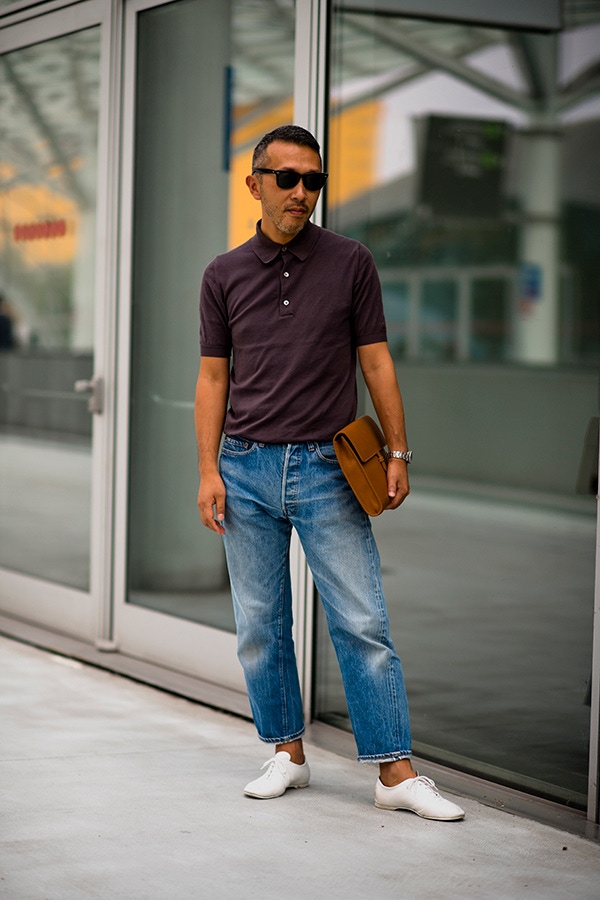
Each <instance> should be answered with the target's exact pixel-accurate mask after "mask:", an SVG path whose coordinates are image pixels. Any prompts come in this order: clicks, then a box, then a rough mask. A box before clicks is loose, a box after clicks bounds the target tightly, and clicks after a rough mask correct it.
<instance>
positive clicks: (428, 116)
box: [316, 4, 600, 807]
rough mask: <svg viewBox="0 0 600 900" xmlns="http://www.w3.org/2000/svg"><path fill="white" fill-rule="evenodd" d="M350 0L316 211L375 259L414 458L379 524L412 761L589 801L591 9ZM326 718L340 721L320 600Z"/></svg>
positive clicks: (340, 26) (597, 118)
mask: <svg viewBox="0 0 600 900" xmlns="http://www.w3.org/2000/svg"><path fill="white" fill-rule="evenodd" d="M354 8H355V10H356V11H353V12H346V13H344V12H342V11H339V10H338V11H337V12H336V13H335V14H334V27H333V39H332V50H331V67H330V81H331V116H330V121H329V133H330V138H331V140H330V145H329V157H328V168H329V171H330V173H331V174H330V179H329V185H328V205H327V225H328V227H330V228H333V229H334V230H336V231H340V232H342V233H344V234H348V235H349V236H351V237H355V238H357V239H358V240H361V241H363V242H364V243H365V244H367V246H368V247H369V248H370V249H371V251H372V252H373V254H374V256H375V259H376V262H377V265H378V268H379V271H380V274H381V278H382V284H383V296H384V304H385V311H386V316H387V319H388V328H389V339H390V346H391V348H392V352H393V355H394V357H395V359H396V361H397V368H398V374H399V379H400V383H401V387H402V390H403V394H404V400H405V406H406V410H407V423H408V435H409V442H410V445H411V447H412V449H413V450H414V451H415V457H414V465H413V466H412V467H411V483H412V493H411V496H410V497H409V498H408V500H407V501H406V503H405V505H404V506H403V507H402V509H401V510H399V511H398V512H397V513H395V514H384V515H383V516H382V517H381V518H379V519H376V520H374V530H375V533H376V536H377V539H378V543H379V546H380V550H381V555H382V568H383V576H384V585H385V588H386V597H387V600H388V605H389V608H390V618H391V622H392V631H393V634H394V640H395V641H396V643H397V645H398V649H399V651H400V655H401V656H402V658H403V660H404V663H405V668H406V678H407V686H408V691H409V699H410V702H411V708H412V719H413V729H414V742H415V743H414V746H415V751H416V752H417V753H418V754H421V755H422V756H425V757H428V758H431V759H435V760H438V761H442V762H446V763H448V764H450V765H456V766H458V767H459V768H462V769H464V770H466V771H471V772H475V773H479V774H482V775H484V776H485V777H489V778H492V779H493V780H497V781H500V782H504V783H508V784H512V785H516V786H520V787H524V788H525V789H526V790H528V791H531V792H534V793H539V794H541V795H543V796H547V797H553V798H554V799H560V800H562V801H563V802H568V803H573V804H575V805H578V806H582V807H583V806H584V805H585V800H586V789H587V740H588V735H589V706H588V705H586V704H587V703H589V695H588V690H589V679H590V660H591V624H592V606H593V588H594V544H595V503H594V497H593V495H591V494H586V493H583V494H579V495H578V494H576V485H577V483H578V469H579V466H580V461H581V460H582V458H583V456H582V454H583V450H584V444H585V435H586V431H587V427H588V422H589V420H590V418H591V417H593V416H594V415H596V414H597V397H598V381H597V371H596V370H595V367H597V364H598V362H599V361H600V329H599V327H598V326H599V324H600V321H599V320H600V305H599V304H598V284H599V283H600V277H599V276H600V263H599V262H598V255H597V251H596V252H594V251H593V249H592V247H596V248H597V246H598V244H599V242H600V241H599V239H600V182H599V180H598V178H597V173H596V168H597V167H596V162H595V160H596V159H597V157H598V153H599V151H600V93H599V92H598V87H597V82H596V81H595V79H594V71H595V70H596V67H597V65H598V63H599V62H600V49H599V48H600V39H599V38H600V13H599V12H598V11H595V12H593V13H590V12H589V11H588V12H587V13H586V16H585V21H582V22H579V21H573V20H570V19H569V11H570V10H573V9H574V6H573V5H572V4H566V9H567V25H568V30H566V31H565V32H563V33H561V34H558V35H540V34H527V33H524V32H511V31H508V30H500V29H497V28H484V27H477V26H469V25H458V24H452V23H444V22H426V21H420V20H416V19H408V18H401V17H399V16H384V15H372V14H370V13H369V12H368V11H365V12H364V13H361V12H359V11H358V9H357V5H355V7H354ZM580 25H581V27H579V26H580ZM567 363H568V364H569V365H568V366H567V365H566V364H567ZM366 411H369V410H368V409H367V410H366ZM584 482H585V479H583V481H582V483H584ZM586 483H591V482H590V480H589V479H588V481H587V482H586ZM316 715H317V717H318V718H319V719H321V720H324V721H327V722H330V723H332V724H335V725H338V726H341V727H345V728H349V722H348V717H347V711H346V707H345V702H344V695H343V690H342V686H341V682H340V679H339V675H338V673H337V668H336V666H335V660H334V658H333V654H332V650H331V646H330V643H329V640H328V638H327V635H326V623H325V622H324V619H323V616H322V612H321V610H320V608H319V609H318V612H317V684H316Z"/></svg>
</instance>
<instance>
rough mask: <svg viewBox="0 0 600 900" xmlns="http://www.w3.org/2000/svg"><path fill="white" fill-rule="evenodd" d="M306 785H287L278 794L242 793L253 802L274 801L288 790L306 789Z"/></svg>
mask: <svg viewBox="0 0 600 900" xmlns="http://www.w3.org/2000/svg"><path fill="white" fill-rule="evenodd" d="M307 787H308V784H289V785H288V786H287V787H286V788H285V790H283V791H282V792H281V793H280V794H253V793H251V792H250V791H244V794H245V795H246V797H253V798H254V799H255V800H276V799H277V797H283V795H284V794H285V791H289V790H290V788H307Z"/></svg>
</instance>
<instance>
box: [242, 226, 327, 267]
mask: <svg viewBox="0 0 600 900" xmlns="http://www.w3.org/2000/svg"><path fill="white" fill-rule="evenodd" d="M261 221H262V220H259V221H258V222H257V223H256V234H255V235H254V237H253V238H252V239H251V243H252V249H253V250H254V252H255V253H256V255H257V256H258V258H259V259H260V260H262V262H264V263H270V262H273V260H274V259H275V257H276V256H277V255H278V254H279V253H280V252H281V249H282V247H285V248H286V251H289V252H290V253H293V254H294V256H295V257H296V258H297V259H299V260H305V259H307V258H308V257H309V256H310V254H311V252H312V249H313V247H314V246H315V244H316V243H317V241H318V240H319V234H320V228H319V226H318V225H313V223H312V222H307V223H306V225H305V226H304V228H303V229H302V231H300V232H299V233H298V234H297V235H296V237H295V238H293V239H292V240H291V241H290V242H289V244H276V243H275V241H272V240H270V238H268V237H266V235H264V234H263V233H262V231H261V230H260V223H261Z"/></svg>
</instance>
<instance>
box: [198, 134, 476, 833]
mask: <svg viewBox="0 0 600 900" xmlns="http://www.w3.org/2000/svg"><path fill="white" fill-rule="evenodd" d="M326 178H327V175H326V174H324V173H323V172H322V164H321V154H320V148H319V145H318V143H317V141H316V140H315V138H314V137H313V136H312V135H311V134H310V133H309V132H307V131H305V130H304V129H303V128H300V127H298V126H293V125H286V126H282V127H281V128H277V129H275V131H272V132H270V133H269V134H267V135H265V137H264V138H263V139H262V140H261V141H260V142H259V144H258V145H257V147H256V148H255V151H254V156H253V160H252V173H251V174H250V175H248V176H247V178H246V184H247V186H248V189H249V191H250V193H251V195H252V196H253V197H254V198H255V199H256V200H257V201H259V202H260V204H261V208H262V219H261V220H260V221H259V223H258V225H257V230H256V234H255V236H254V237H252V238H251V239H250V240H249V241H247V242H246V243H245V244H243V245H242V246H241V247H237V248H236V249H234V250H231V251H230V252H229V253H225V254H223V255H222V256H218V257H217V258H216V259H214V260H213V261H212V262H211V263H210V265H209V266H208V267H207V269H206V271H205V273H204V278H203V281H202V291H201V301H200V314H201V324H200V342H201V351H202V359H201V363H200V373H199V376H198V383H197V389H196V407H195V419H196V432H197V438H198V452H199V469H200V489H199V493H198V506H199V510H200V516H201V519H202V522H203V524H204V525H206V526H207V527H208V528H210V529H212V530H213V531H215V532H216V533H217V534H221V535H223V539H224V544H225V552H226V556H227V565H228V569H229V574H230V580H231V590H232V597H233V603H234V610H235V617H236V626H237V634H238V656H239V659H240V662H241V664H242V666H243V669H244V674H245V678H246V684H247V687H248V694H249V698H250V704H251V707H252V712H253V715H254V721H255V724H256V727H257V730H258V734H259V737H260V739H261V740H262V741H264V742H266V743H271V744H274V745H275V751H276V752H275V755H274V756H273V757H272V758H271V759H270V760H269V761H268V762H267V763H265V766H263V768H264V769H266V771H265V772H264V774H263V775H262V776H260V777H259V778H257V779H256V780H254V781H252V782H250V784H248V785H247V786H246V788H245V793H246V794H247V795H248V796H250V797H258V798H261V799H267V798H272V797H277V796H280V795H281V794H283V793H284V791H285V790H286V789H287V788H288V787H296V788H300V787H306V786H307V785H308V782H309V778H310V771H309V767H308V763H307V762H306V760H305V757H304V750H303V744H302V735H303V733H304V721H303V715H302V701H301V696H300V686H299V683H298V674H297V667H296V659H295V655H294V645H293V641H292V612H291V588H290V575H289V563H288V552H289V543H290V536H291V531H292V528H295V529H296V531H297V533H298V536H299V538H300V541H301V543H302V546H303V549H304V552H305V554H306V558H307V561H308V564H309V566H310V568H311V571H312V574H313V577H314V580H315V584H316V586H317V589H318V591H319V595H320V597H321V600H322V602H323V606H324V609H325V613H326V616H327V622H328V627H329V631H330V634H331V637H332V640H333V643H334V646H335V649H336V653H337V656H338V660H339V664H340V668H341V672H342V676H343V680H344V689H345V692H346V698H347V701H348V709H349V713H350V718H351V721H352V726H353V730H354V736H355V740H356V743H357V747H358V758H359V760H360V761H361V762H374V763H377V764H378V765H379V779H378V781H377V784H376V789H375V803H376V805H377V806H379V807H382V808H384V809H410V810H412V811H414V812H416V813H417V814H418V815H421V816H424V817H426V818H432V819H445V820H454V819H461V818H463V817H464V812H463V810H462V809H460V807H458V806H456V804H454V803H451V802H450V801H448V800H445V799H444V798H442V797H441V796H440V795H439V793H438V792H437V790H436V788H435V785H434V784H433V782H432V781H430V780H429V779H427V778H424V777H422V776H417V774H416V772H415V771H414V770H413V768H412V765H411V739H410V723H409V716H408V704H407V700H406V691H405V687H404V678H403V674H402V667H401V663H400V659H399V658H398V655H397V654H396V652H395V650H394V647H393V644H392V641H391V638H390V635H389V624H388V618H387V611H386V608H385V601H384V598H383V590H382V585H381V574H380V566H379V556H378V552H377V548H376V545H375V542H374V538H373V535H372V532H371V525H370V521H369V518H368V516H367V515H366V514H365V513H364V512H363V511H362V509H361V507H360V505H359V504H358V501H357V500H356V499H355V497H354V494H353V493H352V491H351V489H350V487H349V485H348V484H347V482H346V480H345V478H344V476H343V474H342V472H341V469H340V467H339V465H338V463H337V460H336V457H335V453H334V450H333V444H332V438H333V436H334V434H335V433H336V431H338V430H339V429H340V428H341V427H343V426H344V425H346V424H348V422H350V421H352V420H353V419H354V418H355V416H356V404H357V395H356V359H357V357H358V361H359V363H360V366H361V369H362V372H363V374H364V378H365V381H366V384H367V387H368V389H369V392H370V395H371V397H372V400H373V404H374V406H375V410H376V412H377V415H378V417H379V421H380V423H381V426H382V428H383V430H384V433H385V436H386V440H387V444H388V447H389V450H390V451H392V456H391V458H390V461H389V469H388V492H389V498H390V502H389V505H388V507H387V509H389V510H393V509H396V508H397V507H398V506H400V504H401V503H402V501H403V500H404V499H405V497H406V496H407V495H408V492H409V485H408V476H407V459H408V460H409V459H410V455H409V452H408V447H407V443H406V435H405V428H404V412H403V406H402V399H401V396H400V390H399V388H398V384H397V381H396V375H395V369H394V364H393V361H392V358H391V356H390V353H389V350H388V346H387V341H386V328H385V320H384V316H383V308H382V302H381V287H380V282H379V278H378V275H377V271H376V269H375V264H374V261H373V258H372V256H371V254H370V253H369V251H368V250H367V249H366V247H364V246H363V245H362V244H360V243H358V242H357V241H352V240H350V239H349V238H346V237H342V236H341V235H337V234H334V233H333V232H330V231H327V230H325V229H323V228H319V227H318V226H316V225H314V224H312V223H311V222H310V221H309V220H310V217H311V215H312V212H313V210H314V208H315V204H316V202H317V200H318V197H319V193H320V190H321V189H322V187H323V186H324V184H325V180H326ZM231 357H232V358H233V364H232V366H231V370H230V358H231ZM223 430H225V438H224V441H223V445H222V448H221V453H220V457H219V447H220V443H221V437H222V433H223Z"/></svg>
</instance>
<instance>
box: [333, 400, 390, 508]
mask: <svg viewBox="0 0 600 900" xmlns="http://www.w3.org/2000/svg"><path fill="white" fill-rule="evenodd" d="M333 446H334V448H335V454H336V456H337V458H338V462H339V464H340V466H341V468H342V472H343V473H344V475H345V476H346V480H347V482H348V484H349V485H350V487H351V488H352V490H353V491H354V493H355V495H356V498H357V500H358V502H359V503H360V505H361V506H362V508H363V509H364V511H365V512H366V513H368V514H369V515H370V516H378V515H379V514H380V513H382V512H383V510H384V509H385V508H386V506H387V505H388V503H389V502H390V497H389V496H388V487H387V452H386V449H385V437H384V436H383V433H382V431H381V429H380V427H379V425H377V423H376V422H374V421H373V419H372V418H371V416H361V417H360V418H359V419H356V420H355V421H354V422H351V423H350V424H349V425H346V427H345V428H342V429H341V430H340V431H338V433H337V434H336V435H335V437H334V438H333Z"/></svg>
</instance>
